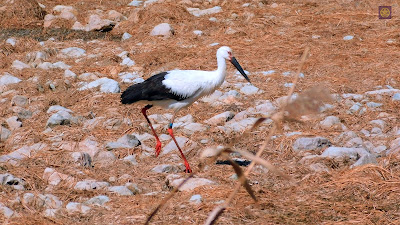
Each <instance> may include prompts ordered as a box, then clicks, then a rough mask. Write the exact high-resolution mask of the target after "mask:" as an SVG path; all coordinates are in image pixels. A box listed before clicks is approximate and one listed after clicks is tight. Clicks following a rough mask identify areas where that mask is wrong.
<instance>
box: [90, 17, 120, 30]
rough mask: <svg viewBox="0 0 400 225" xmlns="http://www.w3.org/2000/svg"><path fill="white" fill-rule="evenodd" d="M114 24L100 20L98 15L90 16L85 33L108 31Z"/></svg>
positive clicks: (110, 21)
mask: <svg viewBox="0 0 400 225" xmlns="http://www.w3.org/2000/svg"><path fill="white" fill-rule="evenodd" d="M114 26H115V22H114V21H112V20H108V19H102V18H101V17H100V16H99V15H90V16H89V20H88V24H87V25H86V27H85V30H86V31H102V32H105V31H110V30H112V29H113V28H114Z"/></svg>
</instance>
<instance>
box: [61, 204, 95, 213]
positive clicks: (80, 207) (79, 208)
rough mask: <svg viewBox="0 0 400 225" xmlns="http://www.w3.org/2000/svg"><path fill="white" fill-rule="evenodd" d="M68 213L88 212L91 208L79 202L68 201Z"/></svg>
mask: <svg viewBox="0 0 400 225" xmlns="http://www.w3.org/2000/svg"><path fill="white" fill-rule="evenodd" d="M65 208H66V209H67V212H68V214H72V213H81V214H87V213H88V212H90V210H91V208H90V207H89V206H86V205H84V204H82V203H79V202H69V203H68V204H67V205H66V207H65Z"/></svg>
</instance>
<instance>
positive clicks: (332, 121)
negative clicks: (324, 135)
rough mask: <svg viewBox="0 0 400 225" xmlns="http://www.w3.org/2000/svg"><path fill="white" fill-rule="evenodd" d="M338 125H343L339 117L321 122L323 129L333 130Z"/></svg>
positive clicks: (328, 118) (329, 117)
mask: <svg viewBox="0 0 400 225" xmlns="http://www.w3.org/2000/svg"><path fill="white" fill-rule="evenodd" d="M337 124H341V122H340V119H339V118H338V117H337V116H328V117H326V118H325V119H324V120H323V121H321V122H320V125H321V127H322V128H323V129H329V128H332V127H333V126H334V125H337Z"/></svg>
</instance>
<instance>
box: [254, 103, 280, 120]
mask: <svg viewBox="0 0 400 225" xmlns="http://www.w3.org/2000/svg"><path fill="white" fill-rule="evenodd" d="M275 110H276V107H275V106H274V105H273V104H272V102H270V101H266V102H265V103H263V104H261V105H258V106H256V113H258V114H261V116H263V117H269V116H271V115H272V114H273V113H274V112H275Z"/></svg>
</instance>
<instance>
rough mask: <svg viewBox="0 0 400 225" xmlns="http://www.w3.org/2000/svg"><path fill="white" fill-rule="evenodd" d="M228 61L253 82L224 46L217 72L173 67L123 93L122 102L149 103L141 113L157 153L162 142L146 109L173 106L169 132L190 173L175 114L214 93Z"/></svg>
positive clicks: (218, 56)
mask: <svg viewBox="0 0 400 225" xmlns="http://www.w3.org/2000/svg"><path fill="white" fill-rule="evenodd" d="M226 60H229V61H230V62H231V63H232V64H233V65H234V66H235V67H236V69H237V70H238V71H239V72H240V73H241V74H242V75H243V77H244V78H245V79H246V80H247V81H249V82H250V80H249V78H248V77H247V75H246V74H245V72H244V70H243V69H242V67H241V66H240V64H239V63H238V61H237V60H236V58H235V57H233V54H232V50H231V49H230V48H229V47H227V46H223V47H220V48H219V49H218V51H217V63H218V68H217V69H216V70H214V71H201V70H171V71H167V72H163V73H159V74H156V75H154V76H152V77H150V78H149V79H147V80H145V81H144V82H142V83H139V84H135V85H132V86H130V87H128V88H127V89H126V90H125V91H124V92H123V93H122V95H121V102H122V103H123V104H131V103H135V102H140V103H144V104H146V106H145V107H144V108H143V109H142V113H143V115H144V116H145V118H146V120H147V122H148V123H149V125H150V127H151V129H152V131H153V134H154V137H155V138H156V140H157V145H156V155H158V154H159V153H160V151H161V142H160V140H159V138H158V136H157V134H156V132H155V131H154V129H153V126H152V124H151V122H150V120H149V119H148V117H147V114H146V110H147V109H150V108H151V107H153V106H161V107H163V108H168V109H174V111H175V112H174V115H173V117H172V119H171V123H170V124H169V127H168V132H169V133H170V135H171V137H172V139H173V140H174V141H175V144H176V145H177V147H178V149H179V151H180V153H181V156H182V158H183V159H184V161H185V166H186V171H187V172H191V169H190V166H189V163H188V162H187V160H186V158H185V156H184V155H183V153H182V151H181V149H180V147H179V145H178V143H177V142H176V140H175V138H174V135H173V132H172V124H173V122H174V119H175V115H176V113H177V112H178V111H179V110H180V109H182V108H185V107H188V106H190V105H191V104H192V103H193V102H195V101H197V100H198V99H199V98H201V97H203V96H206V95H210V94H212V93H213V92H214V91H215V90H216V89H217V88H218V87H220V86H221V84H222V83H223V82H224V80H225V76H226Z"/></svg>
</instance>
